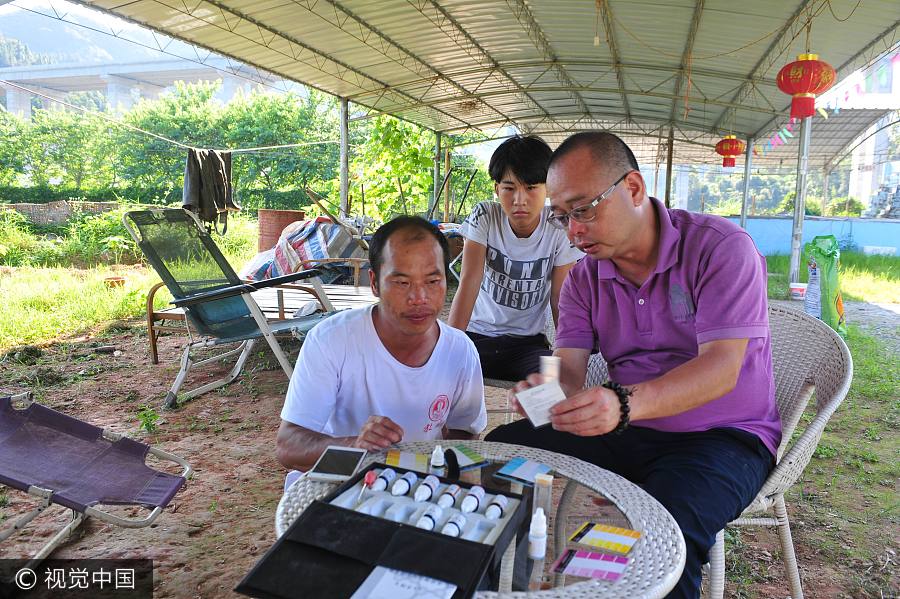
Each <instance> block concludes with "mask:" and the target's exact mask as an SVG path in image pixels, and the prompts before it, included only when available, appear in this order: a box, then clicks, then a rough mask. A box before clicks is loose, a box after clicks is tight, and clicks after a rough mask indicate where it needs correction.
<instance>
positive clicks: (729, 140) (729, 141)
mask: <svg viewBox="0 0 900 599" xmlns="http://www.w3.org/2000/svg"><path fill="white" fill-rule="evenodd" d="M745 147H746V146H745V145H744V142H742V141H741V140H739V139H738V138H737V136H736V135H726V136H725V138H724V139H722V140H720V141H719V143H717V144H716V154H719V155H720V156H724V157H725V159H724V160H722V166H724V167H729V166H734V157H735V156H740V155H741V154H743V153H744V148H745Z"/></svg>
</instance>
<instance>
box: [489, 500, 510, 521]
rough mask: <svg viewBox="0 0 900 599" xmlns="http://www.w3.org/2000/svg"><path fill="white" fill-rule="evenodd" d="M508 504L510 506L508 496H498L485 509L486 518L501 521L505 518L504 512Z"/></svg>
mask: <svg viewBox="0 0 900 599" xmlns="http://www.w3.org/2000/svg"><path fill="white" fill-rule="evenodd" d="M507 504H509V499H507V498H506V495H497V496H496V497H494V499H493V501H491V502H490V503H489V504H488V506H487V507H486V508H485V510H484V517H485V518H487V519H488V520H499V519H500V518H502V517H503V510H505V509H506V506H507Z"/></svg>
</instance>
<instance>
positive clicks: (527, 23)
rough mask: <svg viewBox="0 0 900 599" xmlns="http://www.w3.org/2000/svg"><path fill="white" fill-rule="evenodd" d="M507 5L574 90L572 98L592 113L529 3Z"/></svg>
mask: <svg viewBox="0 0 900 599" xmlns="http://www.w3.org/2000/svg"><path fill="white" fill-rule="evenodd" d="M506 5H507V6H509V8H510V9H511V10H512V13H513V16H514V17H515V18H516V20H517V21H518V22H519V24H520V25H521V26H522V27H523V28H524V29H525V33H527V34H528V37H529V39H531V41H532V43H533V44H534V46H535V48H537V49H538V51H540V53H541V55H542V56H543V57H544V59H545V60H547V61H549V62H550V63H551V64H553V67H554V69H555V70H556V76H557V77H558V78H559V81H560V83H562V84H563V85H564V86H566V87H568V88H570V89H572V90H573V92H572V98H573V99H574V100H575V102H576V103H577V104H578V106H579V107H580V108H581V110H583V111H584V112H585V113H586V114H590V112H591V110H590V108H588V105H587V103H586V102H585V101H584V98H582V97H581V94H580V93H578V92H577V91H574V90H575V88H576V85H575V82H574V81H572V79H571V77H569V74H568V73H567V72H566V69H565V68H564V67H563V66H562V65H561V64H560V63H559V59H558V58H557V57H556V52H554V51H553V47H552V46H550V42H549V41H547V36H546V35H544V31H543V29H541V26H540V25H538V22H537V21H536V20H535V18H534V15H533V14H531V9H529V8H528V5H526V4H525V2H524V1H523V0H507V1H506ZM529 87H530V86H529Z"/></svg>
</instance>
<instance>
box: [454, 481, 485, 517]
mask: <svg viewBox="0 0 900 599" xmlns="http://www.w3.org/2000/svg"><path fill="white" fill-rule="evenodd" d="M482 501H484V487H479V486H478V485H475V486H474V487H472V488H471V489H469V492H468V493H467V494H466V496H465V497H463V500H462V503H461V504H460V506H459V511H461V512H462V513H464V514H467V513H469V512H477V511H478V507H479V506H480V505H481V502H482Z"/></svg>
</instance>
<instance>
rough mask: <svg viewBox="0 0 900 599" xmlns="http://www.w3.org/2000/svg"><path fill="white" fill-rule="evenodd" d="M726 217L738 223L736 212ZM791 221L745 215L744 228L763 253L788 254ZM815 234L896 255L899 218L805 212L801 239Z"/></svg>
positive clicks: (899, 238)
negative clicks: (825, 214)
mask: <svg viewBox="0 0 900 599" xmlns="http://www.w3.org/2000/svg"><path fill="white" fill-rule="evenodd" d="M727 218H728V220H730V221H732V222H735V223H740V218H738V217H736V216H730V217H727ZM793 224H794V221H793V219H792V218H791V217H789V216H758V217H757V216H750V217H747V232H749V233H750V236H751V237H752V238H753V241H755V242H756V246H757V247H758V248H759V251H760V253H762V254H763V255H765V256H771V255H773V254H790V253H791V230H792V228H793ZM816 235H834V236H835V237H837V239H838V243H840V245H841V247H842V248H844V247H848V246H854V249H855V250H858V251H862V249H863V246H867V245H870V246H880V247H892V248H894V255H895V256H900V220H895V219H886V218H824V217H820V216H807V217H806V219H804V221H803V243H806V242H807V241H811V240H812V238H813V237H815V236H816Z"/></svg>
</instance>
